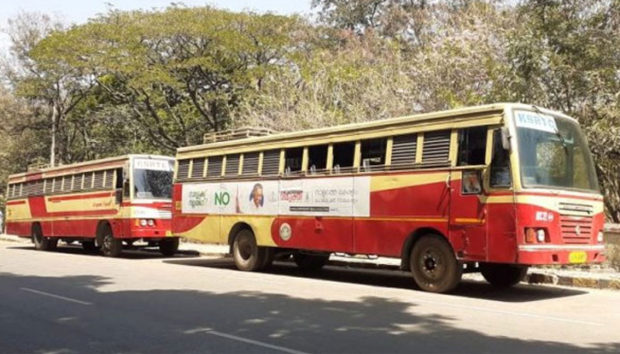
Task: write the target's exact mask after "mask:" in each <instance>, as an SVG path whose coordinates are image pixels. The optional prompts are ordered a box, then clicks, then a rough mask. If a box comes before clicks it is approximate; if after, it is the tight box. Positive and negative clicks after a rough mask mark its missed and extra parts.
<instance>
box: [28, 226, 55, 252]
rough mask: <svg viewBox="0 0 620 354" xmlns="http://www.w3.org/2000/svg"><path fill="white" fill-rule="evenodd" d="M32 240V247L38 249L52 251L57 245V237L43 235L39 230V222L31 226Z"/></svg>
mask: <svg viewBox="0 0 620 354" xmlns="http://www.w3.org/2000/svg"><path fill="white" fill-rule="evenodd" d="M32 242H34V248H35V249H37V250H40V251H52V250H54V249H56V246H57V245H58V240H57V239H53V238H48V237H45V236H43V231H41V225H39V224H36V225H34V226H33V227H32Z"/></svg>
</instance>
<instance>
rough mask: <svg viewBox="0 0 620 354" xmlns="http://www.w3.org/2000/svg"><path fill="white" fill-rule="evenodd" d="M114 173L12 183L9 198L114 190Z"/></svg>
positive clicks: (98, 172) (100, 172)
mask: <svg viewBox="0 0 620 354" xmlns="http://www.w3.org/2000/svg"><path fill="white" fill-rule="evenodd" d="M119 171H120V169H118V170H117V173H120V172H119ZM114 173H115V170H113V169H111V170H102V171H94V172H83V173H76V174H71V175H64V176H57V177H49V178H42V179H38V180H35V181H29V182H21V183H10V184H9V188H8V193H7V197H8V198H9V199H17V198H26V197H31V196H38V195H49V194H59V193H73V192H89V191H96V190H102V189H112V187H113V186H114V181H115V176H114ZM119 178H120V177H119ZM117 184H118V183H117Z"/></svg>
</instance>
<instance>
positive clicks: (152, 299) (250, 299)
mask: <svg viewBox="0 0 620 354" xmlns="http://www.w3.org/2000/svg"><path fill="white" fill-rule="evenodd" d="M275 268H276V269H278V271H281V272H288V271H290V270H285V269H287V268H286V267H275ZM330 272H332V271H331V270H328V272H327V274H329V273H330ZM110 281H111V280H110V279H106V278H103V277H97V276H79V277H35V276H17V275H14V274H9V273H0V284H1V287H0V289H2V296H3V301H2V302H0V330H1V332H0V338H1V344H0V346H1V348H2V352H4V353H11V352H30V353H35V352H55V353H99V352H132V353H164V352H165V353H185V352H205V353H206V352H215V353H240V352H243V353H264V352H273V353H276V352H282V351H278V350H274V349H266V348H265V347H260V346H256V345H254V344H252V343H248V342H247V341H246V342H242V341H239V340H236V339H235V338H244V339H247V340H250V341H261V342H263V343H268V344H269V345H275V346H279V347H281V348H288V349H290V350H297V351H299V352H305V353H399V352H408V353H409V352H419V353H449V352H458V353H478V352H491V353H508V352H514V353H583V352H584V350H585V349H584V348H580V347H576V346H572V345H567V344H562V343H557V342H549V341H537V340H523V339H515V338H508V337H503V336H502V337H495V336H492V335H488V334H485V333H481V332H477V331H473V330H467V329H463V328H457V326H456V323H454V319H453V318H450V317H445V316H443V317H442V316H437V315H424V314H416V308H417V305H415V304H414V305H412V304H411V303H404V302H401V301H398V300H393V299H386V298H380V297H372V296H369V297H366V298H363V299H361V300H360V299H355V300H352V301H325V300H323V299H321V298H315V299H302V298H295V297H290V296H286V295H282V294H271V293H259V292H247V291H239V292H229V293H216V292H200V291H193V290H191V291H190V290H188V291H184V290H165V289H157V290H148V291H147V290H145V291H109V290H106V291H99V290H98V288H99V287H101V286H102V285H104V284H107V283H109V282H110ZM24 288H31V289H37V290H38V291H45V292H49V293H61V294H70V296H73V297H77V298H78V299H81V300H82V301H85V302H88V304H87V305H84V304H72V303H68V302H67V301H63V300H61V299H56V298H50V297H45V296H40V295H38V294H36V293H31V292H27V291H24V290H23V289H24ZM67 296H69V295H67ZM7 304H11V305H7ZM549 325H553V324H552V323H551V324H549ZM222 334H224V336H222ZM226 336H228V337H226ZM231 336H234V337H231ZM231 338H232V339H231ZM587 351H588V352H589V353H617V352H620V343H618V342H616V343H605V344H600V345H595V346H594V347H591V348H588V349H587ZM292 352H293V351H289V353H292Z"/></svg>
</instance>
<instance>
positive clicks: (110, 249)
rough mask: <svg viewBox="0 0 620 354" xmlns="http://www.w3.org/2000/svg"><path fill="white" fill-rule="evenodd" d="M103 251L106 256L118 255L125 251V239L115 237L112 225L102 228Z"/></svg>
mask: <svg viewBox="0 0 620 354" xmlns="http://www.w3.org/2000/svg"><path fill="white" fill-rule="evenodd" d="M101 253H103V255H104V256H106V257H118V256H120V255H121V253H123V241H121V240H120V239H118V238H115V237H114V234H113V233H112V229H110V226H104V227H103V229H102V232H101Z"/></svg>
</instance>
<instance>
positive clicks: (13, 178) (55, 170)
mask: <svg viewBox="0 0 620 354" xmlns="http://www.w3.org/2000/svg"><path fill="white" fill-rule="evenodd" d="M135 157H148V158H156V159H166V160H174V158H173V157H170V156H163V155H149V154H128V155H122V156H114V157H106V158H103V159H97V160H90V161H84V162H77V163H72V164H68V165H60V166H55V167H47V168H42V169H37V170H33V171H27V172H21V173H15V174H12V175H9V183H10V182H23V181H24V180H32V179H38V178H40V177H49V176H45V175H48V174H50V175H62V174H65V173H78V172H86V171H88V170H97V169H109V168H118V167H122V166H123V164H124V163H125V161H127V160H129V159H131V158H135Z"/></svg>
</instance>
